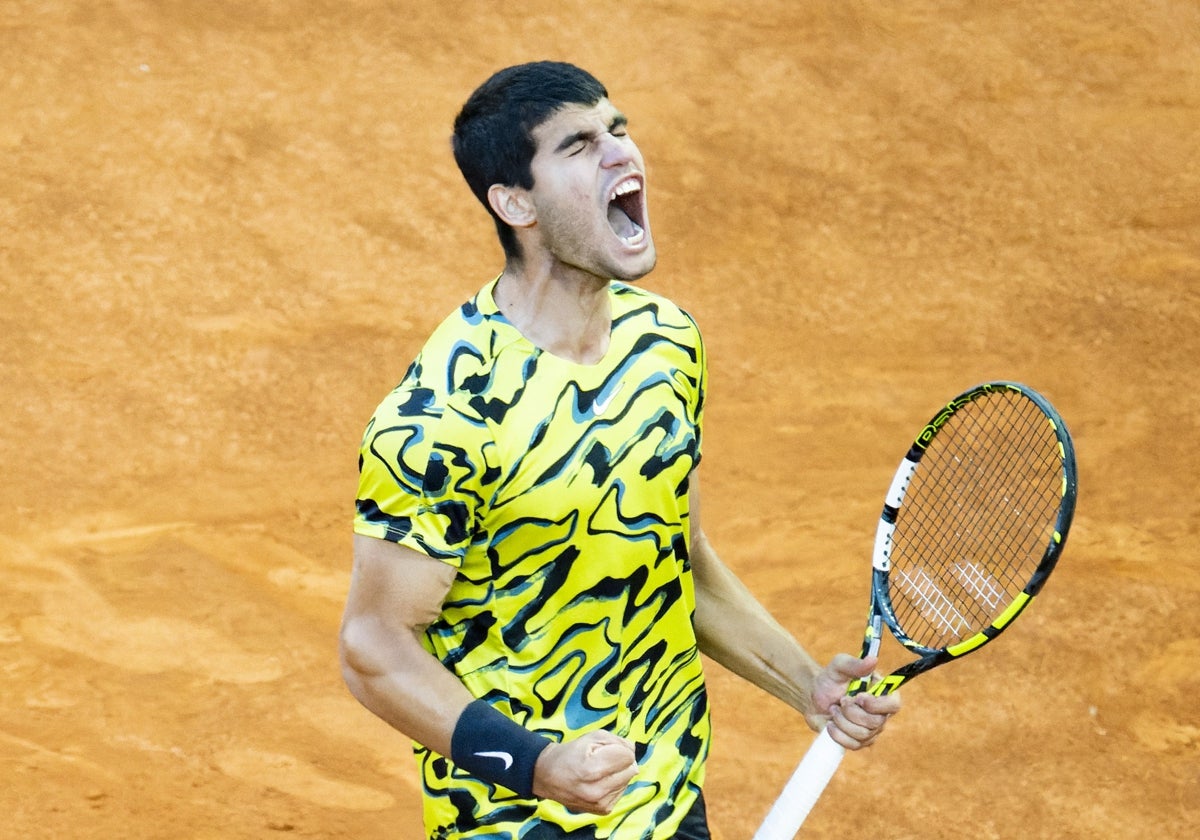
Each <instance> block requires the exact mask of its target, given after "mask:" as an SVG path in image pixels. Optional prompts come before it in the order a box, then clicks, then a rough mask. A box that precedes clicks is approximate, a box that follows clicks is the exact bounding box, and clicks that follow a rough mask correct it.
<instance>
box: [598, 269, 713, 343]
mask: <svg viewBox="0 0 1200 840" xmlns="http://www.w3.org/2000/svg"><path fill="white" fill-rule="evenodd" d="M612 294H613V301H614V307H613V308H614V319H615V320H616V321H618V322H620V321H623V320H627V319H639V318H640V319H645V318H650V319H653V321H654V323H655V324H657V325H659V326H660V327H665V328H668V329H681V330H686V331H688V332H693V333H695V335H696V338H697V340H698V339H699V335H700V327H699V325H698V324H697V323H696V319H695V318H693V317H692V315H691V314H690V313H689V312H687V310H685V309H683V308H682V307H681V306H679V305H678V304H677V303H675V302H674V301H672V300H671V299H670V298H667V297H665V296H663V295H661V294H658V293H657V292H652V291H650V290H649V289H644V288H642V287H640V286H631V285H628V284H625V283H618V282H614V283H613V284H612Z"/></svg>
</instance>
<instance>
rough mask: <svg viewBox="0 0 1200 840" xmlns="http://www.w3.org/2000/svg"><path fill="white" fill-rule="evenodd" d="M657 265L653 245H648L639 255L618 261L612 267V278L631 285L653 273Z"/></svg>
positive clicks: (656, 256)
mask: <svg viewBox="0 0 1200 840" xmlns="http://www.w3.org/2000/svg"><path fill="white" fill-rule="evenodd" d="M657 264H658V253H657V252H656V251H655V250H654V245H653V243H648V244H647V245H646V247H645V248H644V249H642V250H641V251H640V252H639V253H637V254H632V255H628V256H625V257H623V258H621V259H619V260H618V261H617V264H616V265H615V266H614V269H615V270H614V271H613V278H614V279H616V280H623V281H626V282H629V283H632V282H634V281H636V280H641V279H642V278H643V277H645V276H646V275H647V274H649V273H650V272H651V271H653V270H654V266H655V265H657Z"/></svg>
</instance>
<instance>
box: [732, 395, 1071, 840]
mask: <svg viewBox="0 0 1200 840" xmlns="http://www.w3.org/2000/svg"><path fill="white" fill-rule="evenodd" d="M1075 493H1076V474H1075V449H1074V446H1073V444H1072V443H1071V436H1070V434H1069V433H1068V432H1067V427H1066V425H1065V424H1064V423H1063V421H1062V418H1061V417H1059V415H1058V412H1057V411H1055V410H1054V407H1053V406H1051V405H1050V403H1049V402H1048V401H1047V400H1046V399H1045V398H1044V397H1043V396H1041V395H1040V394H1038V393H1037V392H1036V391H1034V390H1033V389H1031V388H1027V387H1025V386H1024V385H1020V384H1017V383H1015V382H989V383H985V384H983V385H977V386H976V387H974V388H972V389H970V390H969V391H967V392H965V393H963V394H961V395H959V396H957V397H955V398H954V399H953V400H951V401H950V402H949V403H948V404H947V405H946V407H945V408H943V409H942V410H941V411H939V412H938V413H937V414H936V415H935V416H934V418H933V419H932V420H930V421H929V424H928V425H927V426H925V428H924V429H922V430H921V433H920V434H919V435H918V436H917V439H916V441H915V442H914V443H913V445H912V447H911V448H910V449H909V450H908V454H907V455H906V456H905V457H904V460H903V461H901V463H900V468H899V469H898V470H897V471H896V475H895V477H894V478H893V479H892V485H891V487H890V489H889V490H888V494H887V499H886V500H885V502H884V505H883V514H882V516H881V517H880V520H879V526H878V528H877V530H876V532H875V549H874V554H873V558H872V566H873V571H872V575H871V610H870V615H869V616H868V619H867V629H866V634H865V636H864V639H863V648H862V655H863V656H864V657H865V656H874V655H875V654H877V653H878V651H879V644H880V641H881V640H882V633H883V625H885V624H886V625H887V628H888V629H889V630H890V631H891V633H892V635H893V636H894V637H895V638H896V640H897V641H899V642H900V644H902V645H903V646H904V647H905V648H907V649H908V650H909V651H911V652H912V653H913V654H915V655H916V656H917V657H918V658H917V659H916V660H915V661H910V662H908V663H907V664H905V665H903V666H901V667H899V668H897V669H896V670H895V671H893V672H892V673H891V674H890V675H889V676H886V677H884V678H883V679H880V680H878V681H876V682H874V683H871V682H870V681H869V680H866V679H860V680H855V681H854V682H853V683H851V685H850V687H849V693H851V694H857V693H859V692H862V691H868V692H870V693H872V694H875V695H884V694H890V693H892V692H893V691H895V690H896V689H898V688H899V687H900V686H901V685H902V684H903V683H904V682H906V681H907V680H910V679H912V678H913V677H915V676H917V675H918V674H922V673H924V672H925V671H928V670H929V669H930V668H934V667H936V666H938V665H941V664H943V663H945V662H950V661H953V660H955V659H958V658H960V657H962V656H966V655H967V654H968V653H971V652H972V651H976V650H979V648H981V647H983V646H984V645H985V644H987V643H988V642H990V641H991V640H992V639H994V638H996V636H998V635H1000V633H1001V632H1002V631H1003V630H1004V629H1005V628H1006V627H1008V625H1009V624H1011V623H1012V620H1013V619H1014V618H1016V617H1017V616H1018V615H1020V614H1021V611H1022V610H1024V609H1025V607H1027V606H1028V605H1029V602H1030V601H1032V600H1033V598H1034V596H1036V595H1037V594H1038V592H1039V591H1041V588H1042V586H1043V585H1044V584H1045V583H1046V578H1047V577H1048V576H1049V574H1050V572H1051V571H1053V569H1054V565H1055V563H1057V562H1058V558H1059V555H1060V554H1061V553H1062V549H1063V545H1064V544H1065V543H1066V540H1067V530H1068V528H1069V527H1070V525H1071V517H1072V515H1073V514H1074V512H1075ZM844 754H845V750H844V749H843V748H842V747H841V746H840V745H839V744H837V743H836V742H835V741H834V740H833V738H832V737H830V735H829V732H828V731H827V730H823V731H822V732H821V734H820V735H818V736H817V739H816V740H815V741H814V742H813V745H812V746H811V747H810V748H809V750H808V752H807V753H806V754H805V756H804V759H803V760H802V761H801V762H800V765H799V766H798V767H797V768H796V771H795V772H794V773H793V774H792V777H791V779H790V780H789V781H788V783H787V785H786V786H785V787H784V790H783V793H782V794H780V796H779V798H778V799H777V800H776V802H775V804H774V806H773V807H772V808H771V811H770V813H768V814H767V817H766V820H765V821H764V822H763V824H762V826H761V827H760V828H759V829H758V832H757V833H756V834H755V835H754V840H792V838H793V837H795V835H796V832H797V831H799V829H800V826H801V824H802V823H803V822H804V819H805V817H807V816H808V812H809V810H811V808H812V806H813V805H815V804H816V801H817V799H818V798H819V797H820V795H821V792H822V791H823V790H824V789H825V785H826V784H828V782H829V780H830V779H831V778H832V777H833V774H834V772H835V771H836V770H837V767H838V764H839V763H840V762H841V760H842V756H843V755H844Z"/></svg>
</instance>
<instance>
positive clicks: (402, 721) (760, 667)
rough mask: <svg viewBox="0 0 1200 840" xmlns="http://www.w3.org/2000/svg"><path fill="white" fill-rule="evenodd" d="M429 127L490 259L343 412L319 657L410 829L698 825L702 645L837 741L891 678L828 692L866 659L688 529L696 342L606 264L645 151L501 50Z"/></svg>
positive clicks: (633, 255) (620, 245)
mask: <svg viewBox="0 0 1200 840" xmlns="http://www.w3.org/2000/svg"><path fill="white" fill-rule="evenodd" d="M453 149H454V154H455V159H456V160H457V162H458V165H459V168H460V169H461V170H462V173H463V175H464V177H465V178H466V181H467V183H468V184H469V186H470V187H471V189H472V191H473V192H474V194H475V195H476V197H477V198H478V199H479V200H480V201H481V202H482V204H483V206H484V207H485V208H486V209H487V211H488V212H489V213H490V214H491V216H492V218H493V219H494V222H495V225H496V229H497V232H498V234H499V238H500V242H501V244H502V247H503V249H504V255H505V262H504V270H503V272H502V273H501V274H500V275H499V277H497V278H496V279H494V280H493V281H491V282H489V283H487V284H486V285H484V286H483V287H482V289H480V291H479V292H478V293H477V294H476V295H475V296H474V297H473V298H471V299H470V300H469V301H467V302H466V303H464V304H463V305H462V306H461V307H460V308H459V309H458V310H457V311H456V312H455V313H454V314H452V315H451V316H450V317H449V318H447V319H446V320H445V321H444V322H443V323H442V324H441V325H440V326H439V327H438V328H437V329H436V330H435V331H434V332H433V334H432V336H431V337H430V338H429V340H428V342H427V343H426V344H425V345H424V347H423V348H422V349H421V351H420V353H419V354H418V356H417V358H416V359H415V361H413V362H412V364H411V366H410V367H409V368H408V371H407V373H406V374H405V376H404V378H403V381H402V382H401V383H400V385H399V386H398V387H397V388H396V389H395V390H394V391H393V392H392V393H391V394H390V395H388V396H387V397H386V398H385V399H384V400H383V402H382V404H381V405H380V406H379V408H378V410H377V411H376V412H375V415H374V417H373V418H372V419H371V421H370V423H369V425H368V426H367V429H366V432H365V434H364V436H363V440H362V449H361V456H360V463H361V470H360V483H359V491H358V501H357V514H356V517H355V521H354V531H355V538H354V570H353V575H352V580H351V585H350V591H349V595H348V598H347V604H346V609H345V615H344V620H343V625H342V631H341V657H342V664H343V673H344V675H345V679H346V682H347V684H348V685H349V688H350V690H351V691H352V692H353V694H354V696H355V697H357V698H358V699H359V700H360V701H361V702H362V703H363V705H364V706H366V707H367V708H368V709H369V710H371V711H372V712H373V713H375V714H376V715H378V716H379V717H380V718H382V719H383V720H385V721H387V722H388V723H389V724H391V725H392V726H393V727H395V728H396V729H397V730H399V731H400V732H402V733H404V734H405V735H407V736H408V737H410V738H411V739H412V740H413V741H414V742H415V751H416V755H417V759H418V763H419V766H420V772H421V777H422V781H423V785H424V822H425V833H426V836H427V837H429V838H485V837H486V838H525V840H547V839H548V838H577V839H578V838H612V839H613V840H634V838H640V840H667V838H680V839H681V840H699V838H707V837H708V836H709V833H708V827H707V821H706V818H705V811H704V799H703V796H702V789H703V785H704V764H705V758H706V757H707V755H708V752H709V742H710V723H709V706H708V699H707V696H706V693H705V685H704V672H703V668H702V664H701V658H700V654H701V653H702V652H703V653H705V654H707V655H709V656H710V657H712V658H713V659H714V660H715V661H717V662H719V663H721V664H722V665H724V666H726V667H728V668H730V669H732V670H733V671H735V672H736V673H738V674H740V675H741V676H743V677H745V678H747V679H749V680H750V681H752V682H754V683H755V684H757V685H759V686H761V687H762V688H764V689H765V690H767V691H768V692H770V693H771V694H773V695H775V696H776V697H778V698H780V699H781V700H782V701H783V702H785V703H787V704H788V705H790V706H791V707H792V708H794V709H795V710H797V711H798V712H800V713H801V714H802V715H803V716H804V718H805V720H806V721H807V723H808V725H809V726H811V727H813V728H814V729H817V728H820V727H822V726H828V727H829V728H830V730H831V732H832V734H833V736H834V738H835V739H836V740H837V741H838V742H839V743H841V744H843V745H844V746H846V747H848V748H850V749H856V748H859V747H862V746H865V745H867V744H869V743H871V742H872V741H873V740H874V739H875V738H876V737H877V736H878V734H879V732H880V730H881V729H882V728H883V726H884V724H885V722H886V721H887V719H888V717H889V716H890V715H891V714H893V713H894V712H896V711H897V710H898V708H899V699H898V697H896V696H894V695H893V696H889V697H872V696H870V695H860V696H857V697H854V698H847V697H845V696H844V694H845V689H846V686H847V685H848V683H849V681H850V680H851V679H853V678H854V677H857V676H861V675H864V674H867V673H869V672H870V671H871V669H872V666H873V665H874V663H873V662H871V661H864V660H860V659H858V658H856V657H853V656H850V655H847V654H839V655H838V656H836V657H834V659H833V660H832V662H831V663H830V664H829V665H827V666H825V667H824V668H822V667H820V666H819V665H818V664H817V663H816V662H815V661H814V660H813V659H812V657H810V656H809V654H808V653H806V652H805V650H804V648H803V647H801V645H800V644H799V643H798V642H797V641H796V640H795V639H793V638H792V637H791V636H790V635H789V634H788V633H787V632H786V631H785V630H784V629H783V628H782V627H781V626H780V625H779V624H778V623H777V622H775V621H774V620H773V619H772V618H771V617H770V616H769V615H768V614H767V612H766V611H765V610H764V609H763V608H762V607H761V606H760V605H759V604H758V603H757V602H756V601H755V599H754V598H753V596H752V595H751V594H750V593H749V591H748V590H747V589H746V588H745V587H744V586H743V585H742V584H741V583H740V582H739V581H738V580H737V578H736V577H735V576H734V575H733V574H732V573H731V572H730V570H729V569H728V568H727V567H726V566H724V565H723V564H722V562H721V561H720V559H719V558H718V556H717V554H716V553H715V552H714V550H713V548H712V546H711V545H710V543H709V541H708V539H707V538H706V537H705V534H704V529H703V526H702V524H701V517H700V482H699V478H698V474H697V467H698V466H699V463H700V459H701V428H702V418H703V409H704V401H705V387H706V368H705V354H704V345H703V344H702V342H701V338H700V333H699V331H698V329H697V327H696V324H695V323H694V322H693V320H692V318H691V317H689V316H688V315H687V314H686V313H685V312H684V311H682V310H681V309H680V308H679V307H677V306H675V305H674V304H672V303H671V302H670V301H668V300H666V299H664V298H662V297H660V296H658V295H655V294H651V293H650V292H648V291H645V290H642V289H640V288H638V287H637V286H634V285H632V284H633V283H634V281H636V280H638V279H639V278H641V277H643V276H645V275H646V274H647V273H648V272H649V271H650V270H651V269H652V268H653V267H654V264H655V260H656V257H655V248H654V240H653V237H652V235H651V230H650V219H649V215H648V212H647V205H646V192H647V185H646V170H645V165H644V162H643V160H642V156H641V154H640V152H639V151H638V147H637V146H636V145H635V144H634V142H633V140H632V139H631V137H630V136H629V133H628V130H627V125H626V118H625V116H624V115H623V114H622V113H621V112H620V111H618V110H617V108H616V107H614V105H613V104H612V103H611V102H610V101H609V99H608V93H607V91H606V90H605V88H604V87H603V86H602V85H601V84H600V82H599V81H597V80H596V79H595V78H594V77H593V76H591V75H590V74H588V73H586V72H584V71H583V70H580V69H578V68H576V67H574V66H572V65H568V64H562V63H553V62H537V63H533V64H526V65H520V66H515V67H510V68H507V69H505V70H502V71H500V72H498V73H496V74H495V75H494V76H492V77H491V78H490V79H489V80H488V81H486V82H485V83H484V84H483V85H482V86H480V87H479V88H478V89H477V90H476V91H475V92H474V93H473V94H472V95H471V96H470V98H469V99H468V100H467V102H466V104H465V105H464V107H463V108H462V111H461V112H460V113H459V115H458V117H457V119H456V121H455V126H454V136H453Z"/></svg>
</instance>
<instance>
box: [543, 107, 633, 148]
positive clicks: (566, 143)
mask: <svg viewBox="0 0 1200 840" xmlns="http://www.w3.org/2000/svg"><path fill="white" fill-rule="evenodd" d="M627 125H629V118H628V117H627V116H625V115H624V114H617V115H615V116H614V117H613V118H612V121H611V122H609V124H608V130H609V131H614V130H616V129H618V128H623V127H625V126H627ZM596 133H597V132H596V130H595V129H593V128H588V129H584V130H583V131H576V132H575V133H574V134H569V135H567V136H566V137H564V138H563V140H562V142H561V143H559V144H558V146H557V147H556V148H555V149H554V151H555V153H559V152H565V151H566V150H567V149H569V148H571V147H572V146H574V145H575V144H576V143H578V142H580V141H581V140H594V139H596Z"/></svg>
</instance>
